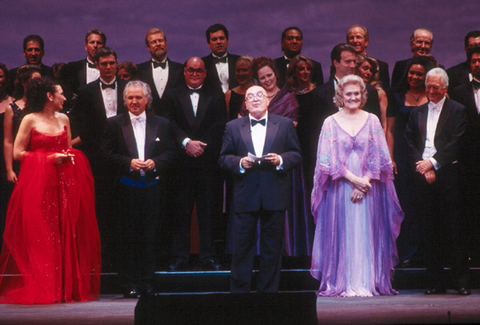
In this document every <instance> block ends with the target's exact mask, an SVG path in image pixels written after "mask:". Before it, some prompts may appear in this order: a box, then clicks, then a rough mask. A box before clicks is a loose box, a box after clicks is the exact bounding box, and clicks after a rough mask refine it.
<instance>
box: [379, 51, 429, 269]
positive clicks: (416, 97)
mask: <svg viewBox="0 0 480 325" xmlns="http://www.w3.org/2000/svg"><path fill="white" fill-rule="evenodd" d="M432 68H434V66H433V64H432V62H431V61H430V60H429V59H428V57H426V56H417V57H415V58H413V59H412V60H411V61H410V62H409V64H408V65H407V71H406V76H405V77H404V78H405V79H406V80H407V85H406V86H403V87H395V88H392V89H391V93H390V96H389V102H388V109H387V134H386V135H387V144H388V149H389V150H390V155H391V157H392V160H393V166H394V172H395V188H396V190H397V194H398V200H399V201H400V204H401V206H402V210H403V212H404V213H405V217H404V219H403V222H402V228H401V230H400V235H399V236H398V239H397V248H398V254H399V257H400V265H399V266H400V267H412V266H414V265H416V264H417V265H418V263H419V262H421V261H422V250H421V245H420V238H421V237H420V234H419V218H418V214H417V211H416V209H415V207H414V204H413V200H414V198H415V195H414V186H415V185H414V183H413V179H412V176H413V175H412V173H411V170H410V167H409V162H408V152H409V149H408V144H407V141H406V140H405V136H404V133H405V127H406V125H407V122H408V119H409V117H410V112H411V111H412V110H413V109H415V108H417V107H419V106H421V105H424V104H426V103H427V102H428V97H427V93H426V91H425V77H426V75H427V72H428V71H430V70H431V69H432Z"/></svg>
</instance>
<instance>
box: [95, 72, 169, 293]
mask: <svg viewBox="0 0 480 325" xmlns="http://www.w3.org/2000/svg"><path fill="white" fill-rule="evenodd" d="M124 102H125V105H126V107H127V109H128V112H127V113H123V114H120V115H117V116H114V117H111V118H109V119H108V120H107V127H106V133H105V137H104V141H103V147H102V150H103V152H104V154H105V156H106V157H108V161H109V168H111V169H113V170H114V171H115V176H116V177H115V180H116V186H118V188H119V190H118V192H119V195H118V197H117V200H116V203H117V204H118V205H119V207H120V209H119V211H120V213H119V214H118V215H117V219H116V226H117V227H116V229H117V230H118V231H117V238H118V244H119V250H118V252H119V253H120V254H121V258H120V259H119V260H120V263H119V266H120V267H119V274H120V275H121V276H122V277H123V278H124V279H123V280H124V283H123V284H124V296H125V297H126V298H136V297H138V296H139V295H149V294H151V293H153V285H152V280H153V276H154V273H155V272H154V271H155V245H154V243H155V235H156V233H157V232H156V226H157V222H158V219H159V217H160V214H161V197H162V191H161V188H162V186H161V185H162V184H161V183H162V182H164V178H163V176H164V174H165V171H166V170H167V168H168V167H169V165H171V164H172V163H173V161H174V159H175V143H174V140H173V136H172V134H171V129H170V123H169V122H168V120H167V119H165V118H162V117H159V116H155V115H153V114H147V113H146V112H145V111H146V110H147V108H149V106H150V104H151V102H152V95H151V90H150V87H149V86H148V85H147V84H146V83H144V82H142V81H139V80H136V81H131V82H129V83H128V84H127V85H126V87H125V93H124Z"/></svg>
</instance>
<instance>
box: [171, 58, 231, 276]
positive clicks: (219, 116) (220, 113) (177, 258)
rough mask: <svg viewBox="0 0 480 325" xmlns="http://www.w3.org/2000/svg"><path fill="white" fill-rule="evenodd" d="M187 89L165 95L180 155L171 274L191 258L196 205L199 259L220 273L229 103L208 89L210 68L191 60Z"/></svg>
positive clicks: (186, 71) (187, 68) (174, 187)
mask: <svg viewBox="0 0 480 325" xmlns="http://www.w3.org/2000/svg"><path fill="white" fill-rule="evenodd" d="M183 74H184V78H185V86H181V87H179V88H174V89H171V90H169V91H167V92H166V93H165V116H166V117H167V118H168V119H169V120H170V121H171V122H172V128H173V131H174V136H175V142H176V144H177V148H178V149H180V150H181V152H180V155H179V159H178V160H177V161H176V162H175V170H174V172H173V177H174V182H173V184H172V192H174V196H175V198H176V205H177V208H176V209H175V211H174V213H173V214H172V216H171V218H172V221H173V223H174V225H173V226H174V231H173V255H174V262H173V263H172V264H171V265H170V270H171V271H176V270H179V269H182V268H184V267H186V266H187V263H188V261H189V256H190V221H191V217H192V212H193V208H194V205H195V204H196V213H197V220H198V230H199V235H200V252H199V258H200V260H201V262H202V264H203V267H204V268H205V269H214V270H218V269H219V268H220V264H219V263H218V261H217V259H216V257H215V252H214V248H213V238H212V227H213V225H214V223H215V222H219V220H216V219H218V218H219V217H220V215H221V202H222V188H223V187H222V179H221V177H219V169H218V164H217V160H218V155H219V153H220V148H221V144H222V134H223V131H224V129H225V122H226V119H227V109H226V107H225V98H224V96H222V93H218V92H216V91H214V90H212V89H211V88H208V87H207V86H206V85H204V81H205V77H206V74H207V72H206V70H205V64H204V63H203V61H202V60H201V59H200V58H198V57H192V58H190V59H189V60H188V61H187V62H186V64H185V68H184V72H183Z"/></svg>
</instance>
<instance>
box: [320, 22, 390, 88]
mask: <svg viewBox="0 0 480 325" xmlns="http://www.w3.org/2000/svg"><path fill="white" fill-rule="evenodd" d="M346 37H347V44H350V45H352V46H353V47H355V51H356V52H357V54H362V55H367V47H368V45H369V44H370V36H369V34H368V29H367V28H366V27H364V26H361V25H353V26H352V27H350V28H349V29H348V30H347V35H346ZM376 60H377V63H378V68H379V72H378V73H379V76H378V80H379V81H380V82H381V85H382V87H383V89H384V90H385V91H387V92H388V90H389V88H390V75H389V72H388V63H387V62H384V61H381V60H378V59H376ZM334 75H335V67H334V66H333V65H332V66H331V67H330V78H329V79H332V78H333V77H334Z"/></svg>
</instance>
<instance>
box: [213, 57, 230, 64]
mask: <svg viewBox="0 0 480 325" xmlns="http://www.w3.org/2000/svg"><path fill="white" fill-rule="evenodd" d="M213 59H214V61H215V63H227V57H226V56H224V57H223V58H215V57H214V58H213Z"/></svg>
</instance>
